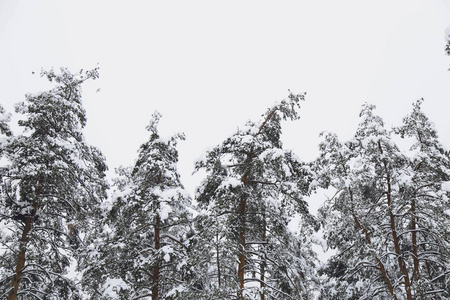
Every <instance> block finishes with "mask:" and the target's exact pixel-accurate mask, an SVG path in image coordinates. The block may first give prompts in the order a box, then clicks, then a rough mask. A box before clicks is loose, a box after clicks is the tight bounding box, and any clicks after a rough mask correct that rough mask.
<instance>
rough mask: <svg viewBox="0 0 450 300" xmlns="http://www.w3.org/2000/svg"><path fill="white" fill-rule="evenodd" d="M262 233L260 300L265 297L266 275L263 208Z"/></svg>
mask: <svg viewBox="0 0 450 300" xmlns="http://www.w3.org/2000/svg"><path fill="white" fill-rule="evenodd" d="M262 217H263V220H262V222H263V225H262V226H263V228H262V230H263V232H262V242H263V244H262V245H261V246H259V247H260V248H261V252H262V253H263V255H264V257H262V258H261V265H260V270H259V272H260V283H259V287H260V291H261V292H260V293H261V294H260V295H261V300H265V298H266V296H265V293H264V288H265V286H266V282H265V280H266V278H265V273H266V244H265V243H266V239H267V232H266V231H267V230H266V213H265V208H263V214H262Z"/></svg>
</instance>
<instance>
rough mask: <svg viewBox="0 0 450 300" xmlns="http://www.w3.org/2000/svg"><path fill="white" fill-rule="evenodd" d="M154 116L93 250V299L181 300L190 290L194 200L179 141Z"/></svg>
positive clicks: (88, 278) (88, 275) (89, 272)
mask: <svg viewBox="0 0 450 300" xmlns="http://www.w3.org/2000/svg"><path fill="white" fill-rule="evenodd" d="M160 117H161V115H160V114H159V113H158V112H155V113H154V114H153V117H152V119H151V121H150V125H149V126H148V127H147V129H148V131H149V132H150V137H149V140H148V141H147V142H146V143H144V144H142V146H141V147H140V149H139V153H138V159H137V160H136V162H135V164H134V166H133V167H132V168H128V169H126V168H122V169H121V170H120V174H119V175H121V176H120V177H119V180H118V181H117V183H118V184H117V185H116V186H117V188H118V192H117V193H116V195H115V196H114V199H113V203H112V207H111V209H110V211H109V213H108V219H107V221H106V224H105V228H106V230H105V232H104V240H103V241H102V242H101V243H98V244H97V248H95V247H94V248H93V252H92V253H93V257H92V260H93V261H99V262H100V263H99V264H98V265H97V266H91V267H89V268H87V269H86V271H85V274H84V275H85V276H84V277H85V278H84V280H83V281H84V283H85V285H86V286H87V287H88V289H90V291H91V294H92V295H91V298H92V299H142V300H144V299H152V300H156V299H175V298H176V297H177V295H178V294H179V293H180V292H182V291H183V289H185V288H186V287H185V285H184V281H185V273H186V268H185V263H186V255H187V244H186V243H187V239H188V235H189V233H190V219H191V217H190V215H191V212H190V206H191V200H190V197H189V195H188V194H187V192H186V191H185V190H184V188H183V185H182V184H181V181H180V175H179V173H178V170H177V162H178V151H177V149H176V146H177V143H178V141H179V140H184V135H183V134H177V135H175V136H173V137H171V138H169V139H164V138H162V137H160V135H159V133H158V128H157V126H158V123H159V120H160Z"/></svg>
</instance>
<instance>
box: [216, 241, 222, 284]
mask: <svg viewBox="0 0 450 300" xmlns="http://www.w3.org/2000/svg"><path fill="white" fill-rule="evenodd" d="M216 261H217V280H218V285H219V289H220V286H221V282H220V277H221V274H220V252H219V233H218V232H217V233H216Z"/></svg>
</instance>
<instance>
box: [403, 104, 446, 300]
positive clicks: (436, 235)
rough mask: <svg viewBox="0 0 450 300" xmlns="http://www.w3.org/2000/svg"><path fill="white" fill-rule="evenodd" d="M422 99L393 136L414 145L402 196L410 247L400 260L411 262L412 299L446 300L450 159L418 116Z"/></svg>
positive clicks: (430, 126) (421, 115)
mask: <svg viewBox="0 0 450 300" xmlns="http://www.w3.org/2000/svg"><path fill="white" fill-rule="evenodd" d="M422 102H423V99H421V100H418V101H417V102H416V103H414V105H413V111H412V112H411V114H409V115H408V116H406V117H405V118H404V119H403V125H402V126H400V127H398V128H395V129H394V130H395V132H396V133H398V134H400V135H401V137H403V138H409V139H410V140H412V141H413V144H412V146H411V148H410V152H411V153H410V155H408V170H409V171H408V177H406V178H404V184H403V186H402V187H401V188H402V190H401V196H402V197H403V198H404V199H405V201H406V202H408V209H407V210H404V214H403V215H402V217H403V218H404V219H403V220H404V221H405V222H406V226H407V228H408V231H407V232H408V233H407V234H408V235H410V236H409V237H408V240H409V243H408V244H407V245H405V248H407V251H404V252H405V253H404V255H405V256H408V257H409V258H410V260H412V262H413V263H412V265H413V270H412V271H410V272H412V274H411V278H412V290H413V291H412V292H413V294H414V296H415V297H416V298H417V299H426V298H429V299H448V298H450V200H449V198H450V155H449V152H448V151H446V150H445V149H444V147H443V146H442V145H441V144H440V142H439V139H438V134H437V131H436V129H435V128H434V125H433V124H432V123H431V122H430V121H429V119H428V117H427V116H426V115H425V114H424V113H423V112H422V109H421V105H422Z"/></svg>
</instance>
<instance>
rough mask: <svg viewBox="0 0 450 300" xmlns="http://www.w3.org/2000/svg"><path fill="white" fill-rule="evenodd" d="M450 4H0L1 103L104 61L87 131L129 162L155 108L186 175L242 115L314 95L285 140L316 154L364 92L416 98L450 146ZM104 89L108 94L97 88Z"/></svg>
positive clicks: (341, 128)
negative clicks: (449, 44) (53, 73)
mask: <svg viewBox="0 0 450 300" xmlns="http://www.w3.org/2000/svg"><path fill="white" fill-rule="evenodd" d="M449 25H450V1H448V0H435V1H433V0H422V1H418V0H407V1H399V0H396V1H392V0H390V1H385V0H382V1H380V0H379V1H361V0H355V1H348V0H340V1H336V0H326V1H261V0H260V1H220V2H219V1H211V0H210V1H192V0H191V1H120V2H119V1H111V0H110V1H80V0H78V1H63V0H58V1H57V0H54V1H38V0H28V1H26V0H0V82H1V88H0V102H1V103H2V104H3V105H4V106H5V108H6V109H7V110H8V111H10V112H12V111H13V104H14V103H16V102H19V101H22V100H23V99H24V94H25V93H27V92H37V91H40V90H45V89H46V88H48V86H49V85H48V84H47V83H46V81H45V79H43V78H40V77H39V76H37V75H32V74H31V72H32V71H34V72H36V74H38V73H39V72H40V70H41V68H44V69H49V68H51V67H54V68H55V69H57V68H59V67H61V66H67V67H69V68H70V69H71V70H73V71H77V70H79V69H81V68H84V69H89V68H94V67H95V66H96V65H97V63H98V64H99V66H100V79H99V80H97V81H94V82H90V83H87V84H86V85H85V86H84V94H83V96H84V106H85V108H86V110H87V113H88V126H87V128H86V136H87V139H88V141H89V142H90V143H91V144H93V145H95V146H97V147H99V148H100V149H101V150H102V152H103V153H104V154H105V156H106V157H107V161H108V164H109V166H110V169H112V170H113V169H114V168H115V167H117V166H119V165H129V164H132V163H133V161H134V159H135V158H136V151H137V149H138V147H139V145H140V144H142V143H143V142H145V141H146V139H147V137H148V136H147V132H146V131H145V126H146V125H147V123H148V120H149V118H150V116H151V114H152V113H153V111H154V110H159V111H160V112H161V113H162V114H163V119H162V121H161V126H160V130H161V133H162V134H167V135H170V134H173V133H175V132H180V131H183V132H185V133H186V136H187V140H186V141H185V142H183V143H182V144H181V145H180V147H179V150H180V172H181V174H182V179H183V182H184V183H185V185H186V186H187V188H188V189H189V191H190V192H192V191H193V190H194V187H195V185H196V184H197V183H198V180H199V176H197V177H194V178H192V177H191V175H190V174H191V172H192V171H193V163H194V160H195V159H196V158H198V157H200V156H201V154H202V153H203V152H204V151H205V150H206V149H208V148H210V147H213V146H215V145H216V144H217V143H219V142H221V141H222V140H223V139H225V138H226V137H227V136H229V135H230V134H231V133H232V132H233V131H234V130H235V129H236V128H237V127H238V126H241V125H243V124H244V122H245V121H246V120H248V119H255V118H258V117H259V116H260V115H261V114H262V113H263V112H264V111H265V110H266V108H267V107H268V106H270V105H272V104H273V103H274V102H275V101H278V100H281V99H282V98H285V97H286V96H287V95H288V89H291V90H292V91H293V92H295V93H299V92H307V100H306V102H305V103H304V104H303V107H302V111H301V115H302V119H301V120H300V121H297V122H294V123H291V124H286V127H285V129H286V134H285V135H284V137H283V138H284V141H285V146H286V147H288V148H293V149H294V150H295V151H296V152H297V154H298V155H299V156H300V157H301V158H303V159H304V160H311V159H313V158H314V156H315V154H316V151H317V145H318V142H319V138H318V134H319V133H320V132H321V131H324V130H328V131H333V132H337V133H338V134H339V135H340V136H341V137H342V138H343V139H347V138H349V137H350V136H351V135H352V134H353V133H354V131H355V130H356V125H357V123H358V113H359V110H360V106H361V104H362V103H363V102H366V101H367V102H370V103H373V104H376V105H377V107H378V110H377V111H378V113H379V114H380V115H381V116H382V117H383V118H384V119H385V121H386V122H387V123H388V124H399V123H400V122H401V119H402V118H403V116H405V115H406V114H407V113H409V112H410V110H411V107H412V106H411V104H412V103H413V102H414V101H416V100H417V99H418V98H422V97H423V98H425V102H424V105H423V108H424V110H425V112H426V113H427V115H428V116H429V117H430V118H431V120H432V121H434V122H435V124H436V127H437V129H438V131H439V133H440V136H441V140H442V142H443V143H444V145H446V146H447V147H449V145H450V118H449V117H448V115H449V112H450V110H449V108H450V104H449V100H450V89H449V87H450V72H449V71H447V69H448V68H449V67H450V57H448V56H446V55H445V53H444V48H445V39H444V30H445V28H446V27H448V26H449ZM98 88H101V92H100V93H95V91H96V90H97V89H98Z"/></svg>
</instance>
